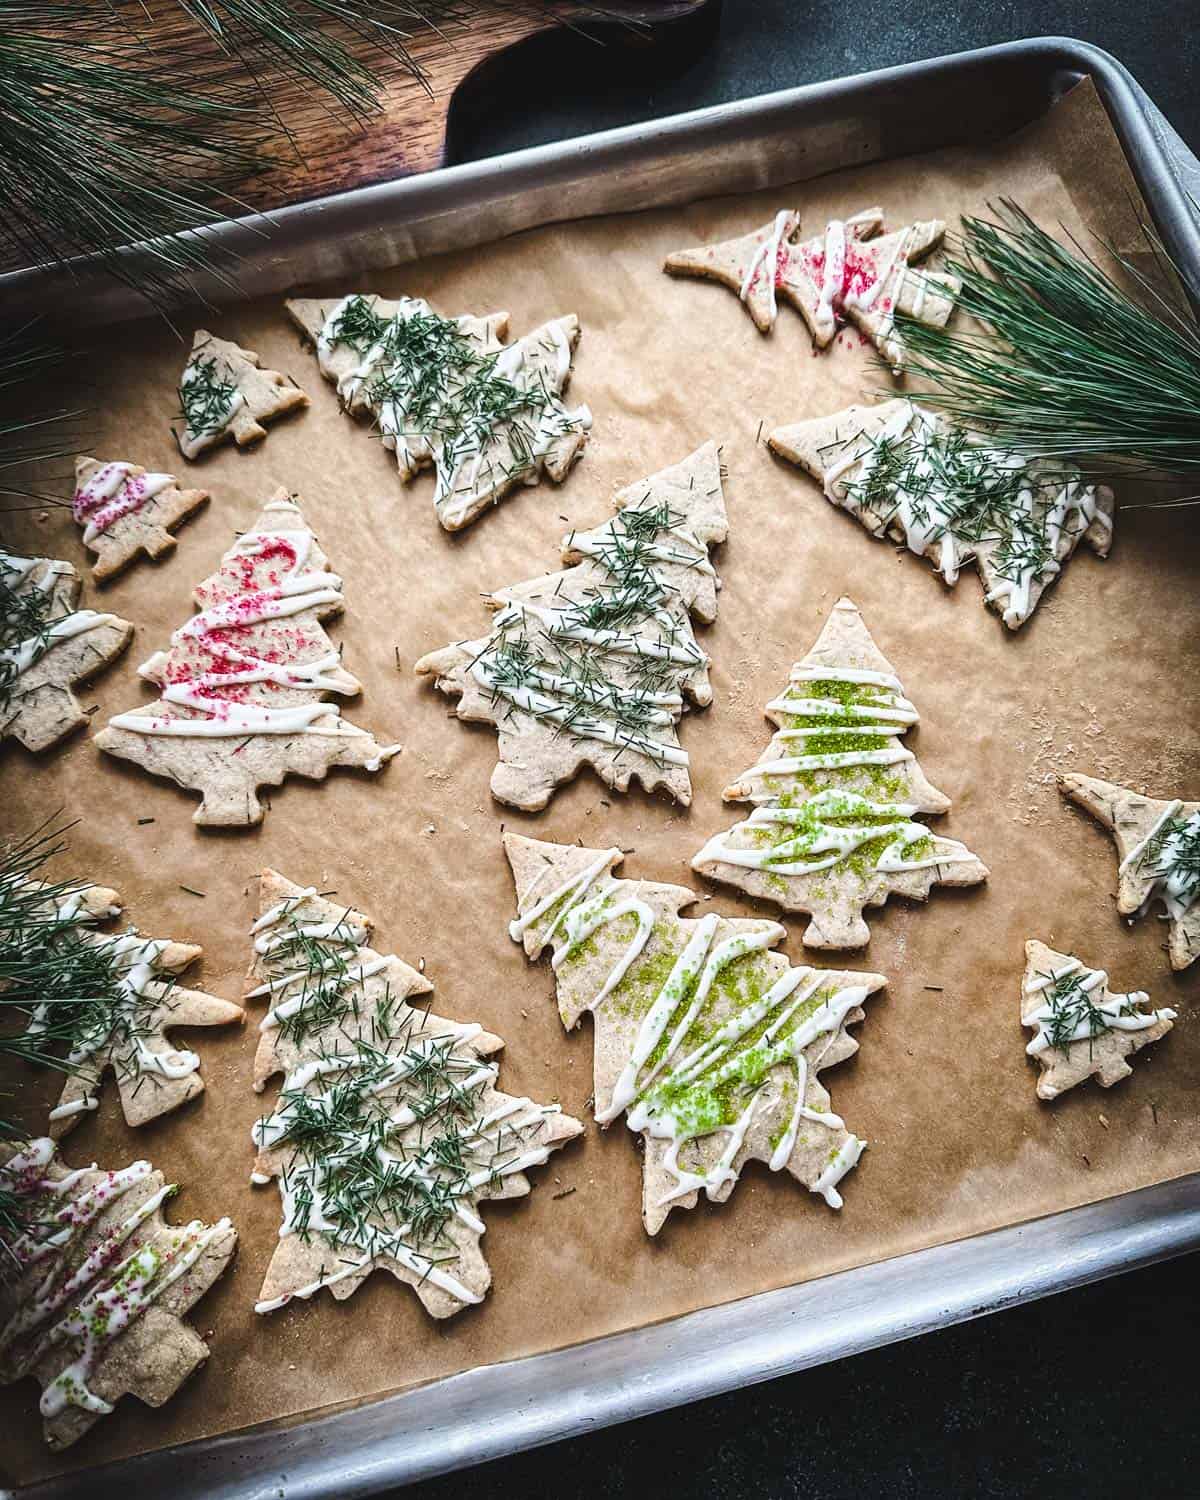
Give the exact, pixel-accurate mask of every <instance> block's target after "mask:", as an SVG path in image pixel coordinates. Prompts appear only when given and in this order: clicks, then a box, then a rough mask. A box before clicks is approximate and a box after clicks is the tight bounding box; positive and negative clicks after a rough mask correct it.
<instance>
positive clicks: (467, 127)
mask: <svg viewBox="0 0 1200 1500" xmlns="http://www.w3.org/2000/svg"><path fill="white" fill-rule="evenodd" d="M713 29H715V30H716V31H717V35H716V36H715V37H713V36H712V34H711V33H712V30H713ZM1046 34H1057V35H1065V36H1075V37H1079V38H1082V39H1083V40H1086V41H1090V42H1094V43H1096V44H1097V45H1099V46H1101V47H1104V48H1105V49H1107V50H1108V51H1109V52H1111V53H1113V54H1114V56H1116V57H1117V58H1119V59H1120V61H1122V62H1123V63H1125V65H1126V66H1127V67H1128V68H1129V69H1130V70H1131V72H1132V73H1133V74H1134V76H1135V77H1136V78H1137V79H1138V81H1139V82H1140V83H1141V84H1142V85H1143V87H1144V88H1145V89H1146V90H1147V91H1148V92H1149V94H1150V95H1151V97H1152V98H1153V99H1154V100H1155V102H1156V103H1157V104H1158V105H1159V107H1160V108H1161V109H1162V110H1163V111H1164V113H1165V114H1166V115H1167V117H1168V118H1169V119H1170V120H1171V123H1172V124H1173V125H1174V126H1175V128H1176V129H1177V130H1178V131H1179V132H1180V134H1181V135H1182V136H1183V137H1184V139H1185V140H1187V141H1188V143H1189V144H1190V145H1191V146H1192V147H1193V148H1200V89H1198V88H1197V77H1198V75H1200V14H1198V13H1197V10H1196V7H1195V3H1194V0H1182V3H1181V0H1140V3H1137V4H1132V3H1130V0H1066V3H1062V4H1058V5H1050V4H1037V3H1034V0H993V3H990V4H987V5H983V4H979V3H974V4H971V3H969V0H955V3H948V0H926V3H924V4H922V5H914V6H902V5H896V4H894V3H893V4H887V5H885V4H881V3H880V0H862V3H859V4H854V3H850V0H842V3H840V4H837V5H832V6H825V5H820V4H816V3H807V0H725V4H724V8H723V13H722V15H721V17H720V21H719V25H718V26H717V27H715V28H711V27H710V28H709V33H708V35H707V36H706V35H703V34H698V35H695V36H694V37H693V38H692V39H691V41H690V43H689V44H687V45H683V46H681V47H680V48H679V49H678V50H677V51H676V52H675V55H674V56H673V57H672V59H671V62H670V65H669V66H668V65H665V64H664V60H663V58H662V57H655V56H653V55H647V56H646V57H644V58H641V59H639V58H637V57H636V56H632V57H630V59H629V61H628V62H626V63H623V64H622V67H621V68H620V69H619V70H617V71H619V74H620V76H619V77H617V78H614V77H613V76H612V70H609V69H607V68H604V67H596V66H593V67H592V68H590V69H579V70H575V69H573V70H571V72H570V74H569V75H566V76H564V75H562V74H560V75H559V76H560V80H561V81H560V83H559V84H558V85H557V86H556V85H554V84H550V85H548V86H547V85H546V83H545V80H546V77H547V69H546V68H545V66H544V63H545V61H546V56H545V54H544V53H542V52H541V51H539V50H538V46H537V44H535V45H534V46H533V47H531V48H528V49H526V53H525V56H524V58H523V59H522V61H521V63H520V67H521V69H522V70H528V72H527V73H526V72H524V71H523V74H522V76H525V77H527V78H528V80H529V87H528V88H527V87H514V88H512V89H511V90H508V91H506V94H505V95H502V96H501V98H500V99H499V101H497V102H494V103H493V105H492V106H491V107H490V109H489V111H488V113H487V116H486V118H482V119H475V120H472V121H470V122H459V123H458V128H456V131H455V134H454V138H453V145H454V152H455V156H456V159H458V160H469V159H474V158H476V157H480V156H488V155H492V154H494V153H495V152H498V151H504V150H509V149H513V148H516V147H520V146H528V145H533V144H535V143H537V142H540V141H546V140H555V139H560V138H563V137H566V136H571V135H577V134H581V133H583V132H586V131H589V130H597V129H603V128H605V127H607V126H610V125H621V124H626V123H628V122H632V121H636V120H641V119H647V118H654V117H657V116H661V115H666V114H673V113H675V112H677V111H680V110H686V109H693V108H697V107H699V106H701V105H706V104H716V103H720V102H722V101H723V100H727V99H740V98H745V97H748V96H750V95H752V94H758V93H763V92H765V91H767V90H770V89H778V88H785V87H787V86H789V85H792V84H797V83H804V82H813V81H816V80H819V79H824V78H834V77H839V76H841V75H843V74H847V73H857V72H863V71H867V70H869V69H871V68H878V67H884V66H887V65H889V64H892V63H897V62H905V61H909V60H911V59H913V58H919V57H934V56H937V55H939V54H941V53H947V52H957V51H962V50H964V49H966V48H969V47H980V46H985V45H987V44H989V43H993V42H1000V41H1009V40H1013V39H1015V38H1019V37H1027V36H1040V35H1046ZM539 74H540V78H537V75H539ZM535 78H537V81H536V82H535V81H534V80H535ZM531 98H533V99H536V100H537V101H538V102H537V112H536V113H531V112H530V109H529V105H528V101H529V99H531ZM523 101H524V102H523ZM1198 1289H1200V1264H1198V1263H1197V1260H1196V1258H1195V1257H1187V1258H1184V1259H1181V1260H1177V1261H1172V1262H1170V1263H1168V1264H1166V1265H1161V1266H1157V1267H1153V1268H1151V1269H1149V1270H1144V1271H1138V1272H1136V1273H1134V1274H1132V1275H1128V1276H1124V1277H1120V1278H1117V1279H1115V1280H1112V1281H1107V1282H1104V1283H1102V1284H1100V1285H1097V1286H1092V1287H1087V1288H1085V1289H1083V1290H1082V1291H1077V1292H1071V1293H1068V1294H1066V1295H1064V1296H1060V1297H1055V1298H1051V1299H1049V1300H1048V1301H1045V1302H1039V1303H1035V1304H1033V1305H1031V1306H1027V1307H1021V1308H1017V1309H1014V1310H1012V1311H1010V1312H1006V1313H1003V1314H1000V1315H998V1316H994V1317H991V1318H985V1319H983V1320H980V1321H978V1322H974V1323H969V1324H965V1325H963V1326H961V1327H958V1328H953V1329H949V1330H947V1331H946V1332H944V1333H940V1334H934V1335H930V1336H928V1337H926V1338H923V1339H920V1340H917V1341H915V1342H911V1343H905V1344H898V1345H894V1346H892V1347H891V1348H887V1349H879V1350H875V1351H873V1352H871V1353H869V1354H863V1355H859V1356H857V1357H856V1358H854V1359H849V1360H844V1361H842V1362H841V1363H840V1364H836V1365H830V1366H826V1367H825V1368H823V1369H819V1370H812V1371H807V1372H805V1373H803V1374H801V1375H796V1376H791V1377H788V1378H786V1379H783V1380H777V1381H774V1382H772V1383H770V1384H767V1385H760V1386H753V1387H750V1388H748V1389H746V1390H743V1391H737V1392H733V1393H731V1394H730V1395H727V1396H722V1397H718V1398H716V1399H714V1400H710V1401H705V1402H701V1403H699V1404H698V1405H695V1406H691V1407H687V1408H683V1409H681V1410H679V1411H675V1412H666V1413H663V1414H662V1415H660V1416H656V1417H650V1418H647V1419H645V1420H643V1421H641V1422H636V1423H632V1424H629V1425H626V1426H623V1427H617V1428H609V1429H607V1430H605V1431H601V1432H597V1433H595V1434H593V1435H591V1436H588V1437H586V1438H581V1439H577V1440H575V1441H573V1442H569V1443H560V1444H557V1445H555V1446H553V1447H550V1448H543V1449H539V1450H537V1451H535V1452H532V1453H527V1454H522V1455H518V1456H516V1457H513V1458H510V1459H506V1460H503V1461H500V1462H497V1463H493V1464H489V1465H486V1466H484V1467H483V1468H480V1469H476V1470H473V1471H470V1472H467V1473H460V1474H453V1475H448V1476H446V1477H445V1478H443V1479H439V1480H434V1481H431V1482H429V1483H427V1484H424V1485H421V1486H418V1487H416V1488H414V1489H411V1490H409V1491H407V1492H406V1494H407V1495H409V1496H412V1497H414V1500H450V1497H454V1500H492V1497H496V1500H500V1497H504V1500H509V1497H513V1496H531V1497H536V1496H572V1497H579V1500H590V1497H596V1500H607V1497H610V1496H625V1495H638V1496H640V1495H642V1494H645V1493H647V1492H653V1494H654V1495H655V1496H656V1497H657V1500H673V1497H676V1496H679V1497H683V1496H687V1497H689V1500H692V1497H697V1496H707V1497H711V1500H723V1497H738V1500H760V1497H761V1500H768V1497H770V1500H774V1497H782V1496H796V1497H803V1500H809V1497H812V1500H857V1497H860V1496H862V1497H871V1500H874V1497H877V1496H885V1497H887V1500H964V1497H968V1496H1005V1497H1012V1496H1026V1495H1028V1496H1037V1497H1038V1500H1057V1497H1059V1496H1062V1497H1063V1500H1067V1497H1069V1500H1107V1497H1112V1500H1126V1497H1128V1496H1130V1495H1133V1494H1135V1493H1142V1494H1153V1495H1154V1496H1155V1500H1173V1497H1180V1500H1184V1497H1186V1500H1193V1497H1196V1496H1200V1473H1198V1472H1197V1470H1196V1465H1197V1461H1198V1460H1200V1424H1198V1423H1197V1419H1196V1411H1195V1401H1196V1396H1195V1379H1194V1372H1193V1371H1192V1368H1191V1357H1192V1344H1193V1340H1194V1338H1195V1334H1196V1330H1197V1326H1198V1321H1200V1319H1198V1314H1200V1290H1198Z"/></svg>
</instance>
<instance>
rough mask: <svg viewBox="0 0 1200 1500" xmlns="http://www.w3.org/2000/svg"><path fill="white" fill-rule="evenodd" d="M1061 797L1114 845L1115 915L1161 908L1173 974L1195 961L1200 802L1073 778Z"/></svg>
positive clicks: (1199, 954) (1199, 946) (1199, 940)
mask: <svg viewBox="0 0 1200 1500" xmlns="http://www.w3.org/2000/svg"><path fill="white" fill-rule="evenodd" d="M1058 784H1059V787H1060V788H1061V790H1062V791H1063V793H1064V794H1065V795H1066V796H1068V797H1070V799H1071V801H1072V802H1078V803H1079V805H1080V807H1086V808H1087V810H1088V812H1090V813H1091V814H1092V816H1093V817H1095V818H1098V819H1099V820H1100V822H1101V823H1103V824H1104V826H1105V828H1108V829H1111V830H1112V834H1113V837H1114V838H1115V839H1116V841H1117V858H1118V860H1119V861H1120V863H1119V864H1118V866H1117V875H1118V886H1117V910H1118V911H1119V912H1120V913H1121V915H1122V916H1123V917H1130V918H1135V917H1140V916H1143V915H1144V914H1145V913H1146V912H1147V911H1148V910H1149V909H1150V907H1151V906H1153V905H1154V903H1155V902H1161V903H1162V906H1163V909H1164V911H1165V912H1166V914H1167V919H1168V922H1169V923H1170V928H1169V932H1170V937H1169V941H1168V952H1169V954H1170V958H1171V967H1172V968H1173V969H1186V968H1187V966H1188V965H1189V964H1191V963H1195V961H1196V959H1197V958H1200V802H1184V801H1183V799H1182V798H1180V797H1174V798H1172V799H1171V800H1170V801H1166V800H1164V799H1161V798H1156V797H1143V796H1142V795H1141V794H1140V793H1138V792H1134V791H1130V789H1129V788H1128V787H1124V786H1116V785H1114V783H1113V782H1111V781H1098V780H1097V779H1096V778H1095V777H1094V776H1078V775H1076V774H1075V773H1074V772H1071V773H1068V774H1067V775H1065V776H1060V777H1059V778H1058Z"/></svg>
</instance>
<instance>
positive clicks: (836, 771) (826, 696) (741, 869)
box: [692, 599, 988, 948]
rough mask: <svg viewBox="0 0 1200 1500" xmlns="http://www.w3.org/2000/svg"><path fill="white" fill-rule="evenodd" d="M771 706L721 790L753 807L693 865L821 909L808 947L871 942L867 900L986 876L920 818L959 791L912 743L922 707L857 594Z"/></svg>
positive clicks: (787, 903)
mask: <svg viewBox="0 0 1200 1500" xmlns="http://www.w3.org/2000/svg"><path fill="white" fill-rule="evenodd" d="M766 711H767V717H768V718H769V719H770V720H771V721H772V723H774V724H776V725H778V728H777V729H776V731H775V734H774V736H773V737H772V739H771V743H770V744H769V745H768V746H767V748H766V750H765V751H764V752H763V755H762V758H761V759H760V760H759V761H758V763H757V764H756V765H754V766H752V767H751V768H750V770H748V771H744V772H743V773H742V774H741V776H739V778H738V779H737V781H735V782H734V783H733V785H732V786H728V787H726V788H725V792H724V797H725V800H726V801H727V802H752V803H753V804H754V811H753V812H752V813H751V814H750V816H749V817H748V818H747V819H745V820H744V821H743V822H741V823H738V824H736V825H735V826H734V827H733V828H731V829H729V830H728V831H727V832H725V833H718V834H717V835H716V836H715V837H713V838H711V839H710V840H709V841H708V843H707V844H705V846H704V848H703V849H701V850H700V852H699V853H698V854H697V855H696V857H695V859H693V860H692V868H693V869H694V870H698V871H699V872H700V873H701V874H702V875H706V876H708V877H709V878H710V879H712V880H719V881H721V882H722V883H723V884H725V885H732V886H737V887H738V888H739V889H740V890H744V891H745V892H746V893H747V894H748V895H751V896H757V897H759V898H760V899H762V900H765V901H773V902H775V903H776V904H777V905H779V906H781V907H783V909H784V910H785V911H804V912H808V913H810V914H811V916H812V921H811V922H810V923H809V924H808V927H807V928H806V929H805V933H804V942H805V943H806V944H807V946H808V947H810V948H861V947H863V946H864V944H866V943H867V942H868V941H869V939H870V936H871V933H870V929H869V928H868V927H867V924H866V922H865V921H864V920H863V909H864V908H865V907H868V906H882V905H883V904H884V902H885V901H887V899H888V898H889V897H890V896H894V895H895V896H907V897H908V898H909V899H911V900H916V901H924V900H926V898H927V897H928V895H929V892H930V890H931V889H932V888H933V887H934V886H935V885H978V884H979V882H980V881H983V880H986V879H987V873H988V872H987V870H986V868H985V867H984V866H983V865H982V864H981V863H980V862H979V860H978V859H976V858H975V856H974V855H973V854H972V853H971V851H970V850H969V849H968V848H967V847H966V846H965V845H964V844H960V843H959V842H958V841H957V839H948V838H945V837H943V836H942V835H941V834H938V833H933V832H931V831H930V830H929V829H928V828H926V827H925V825H924V824H923V823H918V822H915V821H914V818H915V815H916V814H917V813H942V812H946V811H947V810H948V809H949V807H950V800H949V798H948V797H945V796H944V795H943V794H942V793H941V792H939V791H938V790H937V789H936V787H933V786H931V785H930V784H929V782H928V781H927V780H926V779H925V774H924V772H923V771H922V770H921V768H920V766H919V765H918V763H917V759H916V757H915V755H914V754H913V752H912V751H911V750H907V749H905V747H904V745H903V744H902V743H901V740H902V738H903V736H904V735H905V734H907V733H908V731H909V729H911V728H912V726H913V725H914V724H915V723H916V722H917V719H918V715H917V710H916V709H915V707H914V706H913V705H912V704H911V703H910V702H909V701H908V699H907V698H906V697H905V696H904V689H903V687H902V685H901V682H900V679H899V678H898V677H897V676H896V674H895V672H894V671H893V669H892V665H891V663H890V662H889V661H888V660H887V658H886V657H885V656H884V655H883V653H882V652H881V651H880V650H879V648H878V646H876V644H875V642H874V641H873V640H872V638H871V634H870V632H869V631H868V629H867V627H866V626H865V625H864V624H863V620H862V616H861V615H860V614H859V612H858V607H857V605H855V604H854V603H853V602H852V601H851V600H849V599H839V600H838V602H837V604H836V605H834V608H833V612H832V613H831V614H830V616H829V619H828V620H827V621H826V622H825V626H824V628H823V630H822V631H821V634H820V636H819V637H818V638H817V642H816V645H815V646H814V647H813V648H812V650H811V651H810V652H809V653H808V655H807V656H806V657H805V658H804V660H803V661H800V662H797V663H796V665H795V666H794V667H793V668H792V672H791V679H790V681H789V683H788V686H787V687H786V688H785V689H784V691H783V693H782V694H781V695H780V696H779V697H778V698H774V699H772V700H771V702H770V703H768V704H767V710H766Z"/></svg>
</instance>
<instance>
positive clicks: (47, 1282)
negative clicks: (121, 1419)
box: [0, 1139, 237, 1449]
mask: <svg viewBox="0 0 1200 1500" xmlns="http://www.w3.org/2000/svg"><path fill="white" fill-rule="evenodd" d="M177 1191H178V1189H177V1188H176V1187H175V1185H174V1184H168V1183H167V1182H165V1181H164V1179H163V1174H162V1173H161V1172H156V1171H155V1170H154V1168H153V1167H152V1166H151V1165H150V1163H149V1162H148V1161H135V1162H132V1163H131V1164H130V1165H129V1166H127V1167H121V1168H120V1169H119V1170H118V1171H115V1172H105V1171H101V1170H100V1168H99V1167H97V1166H96V1164H95V1162H93V1163H92V1164H91V1165H90V1166H86V1167H78V1168H76V1169H75V1170H74V1171H72V1170H70V1169H69V1168H67V1167H66V1166H65V1165H64V1164H63V1163H62V1162H61V1161H60V1160H59V1158H58V1155H57V1147H56V1145H55V1143H54V1142H53V1141H51V1140H47V1139H42V1140H33V1141H19V1142H12V1141H3V1142H0V1193H3V1194H4V1196H5V1197H6V1198H7V1199H9V1200H10V1201H11V1203H12V1206H13V1222H12V1225H11V1227H9V1226H8V1225H6V1226H5V1228H4V1229H3V1230H2V1231H0V1256H2V1257H3V1258H4V1264H5V1274H4V1275H3V1276H0V1382H3V1383H4V1384H11V1383H12V1382H13V1381H16V1380H21V1379H23V1378H24V1377H25V1376H27V1375H28V1376H32V1377H33V1378H34V1379H35V1380H37V1382H38V1384H39V1385H40V1386H41V1387H42V1398H41V1415H42V1424H43V1425H42V1431H43V1434H44V1436H45V1439H46V1442H47V1443H48V1444H49V1446H50V1447H51V1448H59V1449H61V1448H69V1447H70V1446H71V1444H72V1443H74V1442H77V1441H78V1439H79V1438H81V1437H82V1436H83V1434H84V1433H85V1432H87V1430H88V1429H89V1428H90V1427H92V1426H94V1425H95V1423H96V1422H98V1421H99V1419H100V1418H101V1417H103V1416H107V1415H108V1414H109V1413H110V1412H111V1411H112V1410H113V1407H114V1406H115V1405H116V1403H117V1402H118V1401H119V1400H120V1399H121V1397H122V1396H136V1397H138V1399H139V1400H141V1401H144V1402H145V1403H146V1405H147V1406H162V1405H163V1403H164V1402H166V1401H169V1400H170V1399H171V1397H172V1396H173V1395H174V1394H175V1392H176V1391H177V1390H178V1389H179V1387H180V1386H181V1385H182V1384H183V1382H184V1381H185V1380H186V1379H187V1378H188V1376H189V1375H191V1374H192V1372H193V1371H194V1370H196V1369H197V1368H198V1367H199V1366H200V1365H202V1364H203V1363H204V1361H205V1360H206V1359H207V1358H208V1352H209V1351H208V1345H207V1344H206V1343H205V1342H204V1340H203V1339H202V1338H201V1337H200V1336H199V1334H197V1333H195V1332H194V1331H193V1330H192V1329H191V1328H189V1327H188V1325H187V1324H186V1323H185V1322H184V1321H183V1318H184V1315H185V1313H187V1312H188V1310H189V1309H190V1308H191V1307H193V1306H194V1305H195V1304H196V1303H197V1302H199V1300H200V1298H201V1297H203V1296H204V1294H205V1292H207V1291H208V1289H209V1287H210V1286H212V1284H213V1282H215V1281H216V1280H217V1278H218V1277H219V1276H220V1275H221V1273H222V1272H223V1271H224V1270H225V1267H226V1266H227V1265H228V1264H229V1262H230V1261H231V1260H232V1259H233V1252H234V1250H235V1248H236V1246H237V1231H236V1230H235V1229H234V1227H233V1225H232V1224H231V1223H230V1222H229V1220H228V1219H220V1220H219V1221H218V1222H217V1223H216V1224H204V1223H201V1221H200V1220H199V1219H193V1220H192V1222H191V1223H190V1224H168V1223H167V1221H166V1220H165V1219H164V1218H163V1212H162V1211H163V1206H164V1205H165V1203H166V1201H167V1199H168V1198H170V1197H171V1196H172V1195H173V1194H174V1193H176V1192H177Z"/></svg>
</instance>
